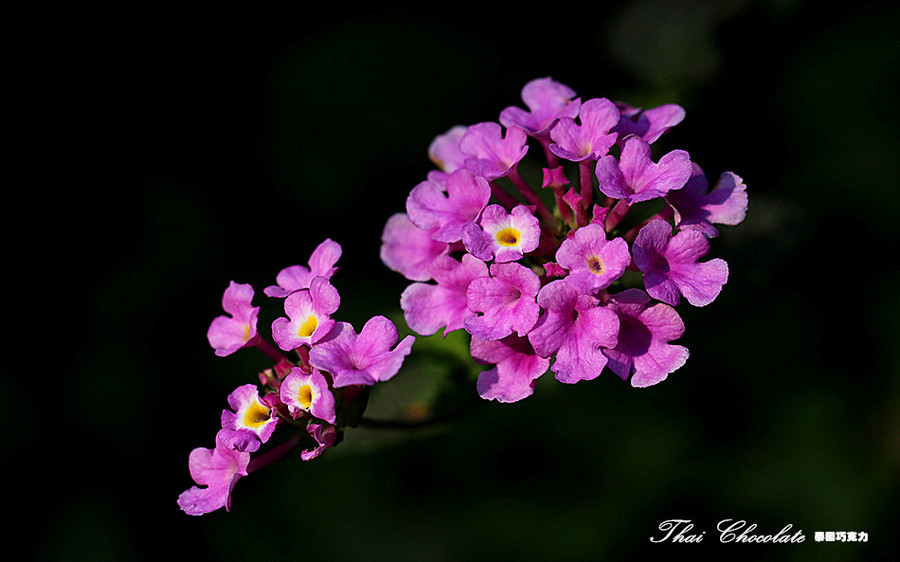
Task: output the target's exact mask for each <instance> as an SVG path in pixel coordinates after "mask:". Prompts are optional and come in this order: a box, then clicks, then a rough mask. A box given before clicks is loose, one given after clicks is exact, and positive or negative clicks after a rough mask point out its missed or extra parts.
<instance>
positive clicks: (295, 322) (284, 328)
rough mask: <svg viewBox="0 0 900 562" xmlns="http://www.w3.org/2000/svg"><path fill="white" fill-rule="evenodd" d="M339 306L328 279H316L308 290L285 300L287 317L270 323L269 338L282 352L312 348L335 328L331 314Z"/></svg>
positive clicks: (292, 294)
mask: <svg viewBox="0 0 900 562" xmlns="http://www.w3.org/2000/svg"><path fill="white" fill-rule="evenodd" d="M340 304H341V297H340V295H339V294H338V292H337V289H335V288H334V286H333V285H332V284H331V283H330V282H329V281H328V279H326V278H324V277H316V278H315V279H313V280H312V283H311V284H310V287H309V289H303V290H300V291H294V292H293V293H291V294H290V295H288V297H287V298H286V299H285V300H284V311H285V313H287V315H288V317H287V318H284V317H281V318H277V319H276V320H275V321H274V322H272V337H273V338H274V339H275V342H276V343H277V344H278V347H280V348H281V349H283V350H284V351H291V350H293V349H296V348H298V347H300V346H301V345H311V344H313V343H315V342H317V341H318V340H320V339H322V338H323V337H324V336H325V335H326V334H328V332H329V331H330V330H331V327H332V326H334V320H333V319H332V318H331V315H332V314H334V313H335V311H337V309H338V307H339V306H340Z"/></svg>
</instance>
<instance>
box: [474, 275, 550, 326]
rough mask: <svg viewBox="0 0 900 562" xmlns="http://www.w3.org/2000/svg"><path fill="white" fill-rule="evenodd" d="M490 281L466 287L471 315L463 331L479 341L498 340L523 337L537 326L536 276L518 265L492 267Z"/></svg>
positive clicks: (537, 281)
mask: <svg viewBox="0 0 900 562" xmlns="http://www.w3.org/2000/svg"><path fill="white" fill-rule="evenodd" d="M490 271H491V277H479V278H477V279H475V280H473V281H472V282H471V283H470V284H469V288H468V290H467V291H466V298H467V300H468V303H469V309H470V310H472V312H476V313H479V312H480V313H482V315H481V316H473V317H470V318H466V320H465V322H464V326H465V328H466V331H467V332H469V333H470V334H472V335H473V336H475V337H476V338H479V339H483V340H499V339H502V338H505V337H506V336H508V335H510V334H512V333H513V332H515V333H517V334H518V335H519V336H524V335H525V334H527V333H528V331H529V330H531V328H532V327H533V326H534V323H535V322H537V319H538V316H539V315H540V312H541V309H540V307H539V306H538V305H537V303H536V302H535V300H534V299H535V297H536V296H537V293H538V290H540V288H541V281H540V279H539V278H538V276H537V274H536V273H535V272H533V271H532V270H530V269H529V268H527V267H525V266H523V265H520V264H518V263H495V264H494V265H492V266H491V269H490Z"/></svg>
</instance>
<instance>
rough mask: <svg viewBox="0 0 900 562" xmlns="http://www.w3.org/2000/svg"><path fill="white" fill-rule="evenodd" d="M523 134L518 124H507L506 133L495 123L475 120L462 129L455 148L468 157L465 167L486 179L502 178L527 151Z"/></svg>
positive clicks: (525, 136)
mask: <svg viewBox="0 0 900 562" xmlns="http://www.w3.org/2000/svg"><path fill="white" fill-rule="evenodd" d="M526 138H527V135H526V134H525V131H524V130H522V129H520V128H519V127H508V128H507V129H506V134H505V135H504V134H503V129H502V127H500V125H498V124H497V123H491V122H488V123H478V124H475V125H471V126H470V127H469V128H468V129H466V134H465V135H463V137H462V138H461V139H460V141H459V149H460V150H461V151H462V152H463V153H464V154H466V155H468V156H469V157H468V158H466V160H465V165H466V168H467V169H468V170H469V171H470V172H472V173H473V174H475V175H476V176H478V177H483V178H486V179H488V180H493V179H497V178H502V177H504V176H506V175H508V174H509V173H510V171H512V170H514V169H515V168H516V165H517V164H518V163H519V161H520V160H521V159H522V158H524V157H525V153H526V152H528V145H527V144H526Z"/></svg>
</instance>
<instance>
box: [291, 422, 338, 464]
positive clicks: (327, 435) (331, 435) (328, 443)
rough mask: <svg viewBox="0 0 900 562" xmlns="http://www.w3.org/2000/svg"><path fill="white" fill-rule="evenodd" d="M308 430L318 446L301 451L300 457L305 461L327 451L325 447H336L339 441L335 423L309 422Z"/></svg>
mask: <svg viewBox="0 0 900 562" xmlns="http://www.w3.org/2000/svg"><path fill="white" fill-rule="evenodd" d="M306 431H307V432H308V433H309V434H310V435H311V436H312V438H313V439H315V440H316V446H315V447H314V448H312V449H307V450H305V451H300V458H301V459H303V460H305V461H309V460H312V459H314V458H316V457H318V456H319V455H321V454H322V453H323V452H325V449H329V448H331V447H334V445H335V444H336V443H337V437H338V433H337V428H335V427H334V426H333V425H325V424H321V423H310V424H307V426H306Z"/></svg>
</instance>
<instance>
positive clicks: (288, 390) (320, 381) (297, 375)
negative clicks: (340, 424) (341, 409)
mask: <svg viewBox="0 0 900 562" xmlns="http://www.w3.org/2000/svg"><path fill="white" fill-rule="evenodd" d="M280 397H281V401H282V402H284V404H285V405H286V406H287V407H288V411H289V412H290V413H291V415H293V416H294V417H297V416H298V415H300V413H302V412H309V413H310V414H312V415H313V416H315V417H317V418H319V419H320V420H325V421H327V422H328V423H332V424H333V423H335V411H334V394H332V393H331V390H330V389H329V388H328V381H327V380H325V377H324V376H323V375H322V373H320V372H319V371H317V370H315V369H313V371H312V372H311V373H306V372H304V371H303V370H302V369H300V368H299V367H295V368H293V369H292V370H291V372H290V374H289V375H288V376H287V377H285V379H284V381H282V383H281V390H280Z"/></svg>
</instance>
